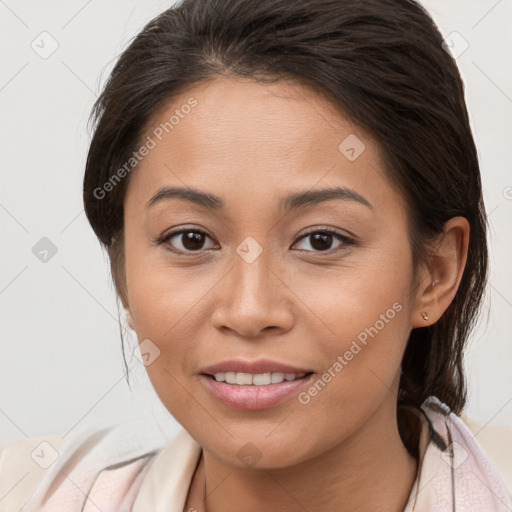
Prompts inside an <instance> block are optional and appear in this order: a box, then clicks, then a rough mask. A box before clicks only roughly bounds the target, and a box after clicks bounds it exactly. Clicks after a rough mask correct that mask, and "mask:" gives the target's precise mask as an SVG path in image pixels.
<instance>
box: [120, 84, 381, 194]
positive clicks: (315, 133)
mask: <svg viewBox="0 0 512 512" xmlns="http://www.w3.org/2000/svg"><path fill="white" fill-rule="evenodd" d="M148 137H149V138H150V139H151V140H152V141H153V144H151V145H152V149H151V150H150V151H149V152H148V154H147V155H146V156H145V157H144V158H143V159H142V160H141V161H140V163H139V165H138V166H137V169H136V172H134V173H133V176H132V181H133V182H135V183H136V186H135V187H129V189H132V190H133V189H135V190H137V195H138V196H139V197H141V198H142V197H143V196H144V197H147V196H149V194H151V193H153V192H154V190H155V188H157V187H160V186H163V185H166V184H169V183H177V184H180V185H181V186H183V185H185V186H186V185H187V184H190V185H191V186H192V184H193V185H194V186H202V185H203V186H204V188H206V187H207V188H209V189H210V190H211V189H212V187H213V188H214V189H216V190H217V191H218V194H217V195H223V194H222V189H223V187H225V186H226V185H229V187H230V188H231V189H234V190H238V191H239V192H240V194H242V193H243V192H247V191H249V192H250V191H252V192H254V193H256V192H257V191H262V192H263V191H265V190H266V191H268V190H272V191H273V192H275V191H279V190H289V189H290V187H291V186H293V187H294V188H311V187H314V186H315V183H318V184H319V185H321V186H333V185H337V184H342V185H343V186H348V187H350V188H361V187H363V188H366V186H367V185H368V184H371V185H372V187H373V188H374V189H375V188H379V187H382V186H389V185H388V184H387V179H386V177H385V174H384V165H383V162H382V157H381V152H380V149H379V146H378V144H377V142H376V141H375V140H374V139H373V137H371V136H370V135H369V134H368V133H367V132H366V131H365V130H363V129H362V128H361V127H359V126H357V125H356V124H355V123H353V122H352V121H351V120H350V119H348V117H347V116H346V115H345V114H344V113H343V111H342V109H341V108H339V107H338V106H337V105H335V104H334V103H333V102H332V101H330V100H328V99H327V98H326V97H325V96H324V95H320V94H318V93H317V92H316V91H314V90H313V89H312V88H311V87H308V86H304V85H302V84H299V83H297V82H292V81H284V80H281V81H278V82H272V83H268V82H256V81H254V80H249V79H232V78H217V79H215V80H212V81H210V82H206V83H200V84H197V85H196V86H194V87H191V88H189V89H188V90H187V91H186V92H183V93H182V94H180V95H178V96H176V97H174V98H172V99H171V100H169V101H168V102H167V103H165V104H164V105H163V106H162V107H161V108H160V109H159V110H158V111H157V112H155V113H154V114H153V115H152V116H151V117H150V119H149V120H148V122H147V123H146V126H145V130H144V133H143V136H142V138H141V139H142V140H143V141H146V140H149V139H148ZM354 157H355V158H354Z"/></svg>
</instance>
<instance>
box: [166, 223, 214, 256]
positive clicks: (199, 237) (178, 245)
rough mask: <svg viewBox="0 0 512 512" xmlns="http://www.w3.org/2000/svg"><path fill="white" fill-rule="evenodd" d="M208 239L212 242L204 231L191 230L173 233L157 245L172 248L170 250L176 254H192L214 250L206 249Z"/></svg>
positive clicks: (168, 234)
mask: <svg viewBox="0 0 512 512" xmlns="http://www.w3.org/2000/svg"><path fill="white" fill-rule="evenodd" d="M206 239H209V240H212V239H211V238H210V237H209V236H208V235H207V234H206V233H205V232H204V231H201V230H200V229H191V228H189V229H180V230H177V231H171V232H170V233H167V234H165V235H164V236H162V237H161V238H159V239H158V240H157V243H158V244H160V245H163V244H166V245H167V246H168V247H169V246H170V247H169V249H170V250H171V251H174V252H184V253H187V252H188V253H191V252H199V251H201V250H204V249H212V247H205V241H206ZM173 240H174V241H173Z"/></svg>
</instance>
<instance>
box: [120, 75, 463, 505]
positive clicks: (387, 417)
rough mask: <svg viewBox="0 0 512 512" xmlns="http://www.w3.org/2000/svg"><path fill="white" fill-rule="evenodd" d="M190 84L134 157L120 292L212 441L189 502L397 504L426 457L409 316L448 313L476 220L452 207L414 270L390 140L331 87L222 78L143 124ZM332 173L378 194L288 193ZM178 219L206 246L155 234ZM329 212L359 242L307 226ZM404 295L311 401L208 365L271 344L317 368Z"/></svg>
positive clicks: (274, 352) (192, 425) (200, 434)
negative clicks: (296, 199)
mask: <svg viewBox="0 0 512 512" xmlns="http://www.w3.org/2000/svg"><path fill="white" fill-rule="evenodd" d="M190 97H194V98H195V99H197V101H198V105H197V106H196V107H195V108H194V109H192V111H191V112H190V113H189V114H188V115H186V116H184V117H183V118H182V119H180V121H179V124H177V125H176V126H175V127H174V129H173V130H172V131H171V132H170V133H169V134H168V135H167V136H166V137H164V138H163V139H162V141H161V142H158V144H157V145H156V147H155V148H153V149H152V150H151V151H150V152H149V154H148V155H147V156H146V157H145V158H144V159H143V161H142V162H141V163H140V164H139V166H138V168H137V169H136V170H135V171H133V174H132V175H131V177H130V183H129V186H128V189H127V194H126V197H125V202H124V211H125V221H124V222H125V224H124V228H125V258H126V260H125V264H126V267H125V271H126V289H127V295H126V297H123V302H124V305H125V307H126V308H127V311H128V313H129V314H130V315H131V316H130V323H131V324H132V326H133V328H134V329H135V331H136V333H137V337H138V339H139V341H142V340H145V339H149V340H151V342H152V343H153V344H154V345H156V346H157V347H158V349H159V350H160V355H159V357H157V358H156V359H155V360H154V361H153V362H152V363H151V364H149V365H148V366H147V367H146V368H147V371H148V375H149V377H150V379H151V382H152V384H153V386H154V388H155V390H156V392H157V394H158V396H159V398H160V399H161V401H162V402H163V404H164V405H165V406H166V408H167V409H168V410H169V412H170V413H171V414H172V415H173V416H174V418H175V419H176V420H177V421H178V422H179V423H180V424H181V425H182V426H183V427H184V428H185V429H186V430H187V431H188V432H189V433H190V435H191V436H192V437H193V438H194V439H195V440H196V441H197V442H198V443H199V444H200V445H201V447H202V449H203V454H202V457H201V459H200V461H199V464H198V467H197V470H196V472H195V475H194V478H193V482H192V487H191V490H190V493H189V496H188V500H187V506H186V508H185V510H189V508H191V507H193V508H194V509H195V510H197V511H200V512H201V511H205V510H207V511H208V512H231V511H239V510H251V512H258V511H268V510H280V511H297V510H326V511H335V510H336V511H339V510H344V511H359V510H365V511H366V512H370V511H377V510H378V511H379V512H386V511H397V510H403V507H404V506H405V504H406V502H407V499H408V496H409V494H410V490H411V487H412V484H413V482H414V478H415V476H416V470H417V463H416V461H415V460H414V459H413V458H412V457H411V456H410V455H409V454H408V452H407V451H406V449H405V447H404V445H403V444H402V442H401V439H400V437H399V434H398V429H397V422H396V400H397V391H398V382H399V374H400V362H401V358H402V355H403V352H404V350H405V347H406V343H407V339H408V335H409V333H410V331H411V329H412V328H414V327H419V326H425V325H427V324H428V323H434V322H435V321H437V319H439V317H440V316H441V315H442V313H443V312H444V311H445V309H446V308H447V307H448V305H449V303H450V302H451V300H452V299H453V296H454V295H455V292H456V290H457V286H458V284H459V281H460V278H461V275H462V270H463V268H464V264H465V260H466V253H467V243H468V237H469V227H468V223H467V221H466V220H465V219H463V218H460V217H457V218H454V219H451V220H450V221H449V222H448V223H447V224H446V226H445V232H444V236H442V237H440V238H439V240H438V241H437V243H436V244H435V246H433V250H434V251H435V254H434V256H433V257H432V258H431V259H430V263H429V265H428V266H425V267H421V268H420V269H419V270H418V272H417V273H416V274H415V272H414V269H413V263H412V253H411V248H410V242H409V234H408V230H407V215H408V214H407V208H406V205H405V203H404V200H403V198H402V197H401V196H400V194H399V192H398V191H397V189H396V187H394V186H393V185H392V184H391V182H390V181H389V180H388V179H387V177H386V170H385V166H384V163H383V159H382V154H381V151H380V148H379V145H378V143H377V142H376V141H375V140H374V139H373V138H372V137H371V136H370V135H369V134H368V133H366V132H365V131H364V130H362V129H361V128H360V127H358V126H357V125H356V124H354V123H353V122H351V121H350V120H349V119H348V118H347V117H346V116H345V115H344V113H343V112H342V111H341V110H340V109H339V108H337V107H336V106H334V105H333V104H332V103H331V102H330V101H329V100H328V99H327V98H325V97H323V96H320V95H319V94H318V92H317V91H314V90H312V89H310V88H307V87H305V86H302V85H299V84H297V83H292V82H288V81H280V82H276V83H273V84H263V83H255V82H254V81H250V80H246V79H239V78H238V79H234V78H228V77H223V78H217V79H215V80H213V81H212V82H209V83H207V84H205V83H202V84H199V85H196V86H194V87H193V88H191V89H190V90H188V91H186V92H184V93H183V94H181V95H180V96H178V97H175V98H173V100H172V101H169V102H168V103H167V104H166V105H164V106H163V108H161V109H160V110H159V111H158V112H155V114H154V115H153V116H152V118H151V119H150V121H149V122H148V123H147V134H151V131H152V130H153V129H154V128H155V127H157V126H158V125H159V124H160V123H162V122H165V121H167V120H168V119H169V117H170V116H171V115H172V114H173V112H174V110H175V109H176V108H180V106H181V105H184V104H186V103H187V100H188V99H189V98H190ZM147 134H146V135H147ZM350 134H355V135H356V136H357V137H358V138H359V139H360V140H361V141H363V142H364V144H365V150H364V151H363V152H362V154H361V155H360V156H359V157H358V158H357V159H356V160H354V161H350V160H349V159H347V158H346V157H345V156H344V155H343V154H342V153H341V152H340V150H339V149H338V146H339V144H340V143H341V142H342V141H343V140H344V139H345V138H346V137H347V136H348V135H350ZM163 186H183V187H191V188H196V189H200V190H201V191H204V192H208V193H211V194H215V195H216V196H219V197H220V198H221V199H222V201H223V202H224V203H225V205H224V208H223V209H221V210H216V211H209V210H207V209H205V208H203V207H201V206H199V205H196V204H193V203H191V202H187V201H185V200H182V199H176V198H173V199H167V200H163V201H160V202H158V203H155V204H154V205H153V206H152V207H150V208H148V209H146V208H145V206H146V203H147V202H148V201H149V200H150V199H151V197H153V195H154V194H155V193H156V191H157V190H159V189H160V188H161V187H163ZM327 186H340V187H348V188H350V189H352V190H354V191H356V192H357V193H358V194H360V195H361V196H363V197H364V198H365V199H366V200H367V201H368V202H369V203H370V204H371V208H369V207H368V206H365V205H363V204H361V203H359V202H357V201H353V200H346V199H331V200H329V201H325V202H322V203H320V204H316V205H313V206H311V205H310V206H308V207H304V208H301V209H299V210H297V211H293V212H290V213H286V212H285V211H284V210H283V209H281V208H280V207H279V200H280V199H281V198H282V197H284V196H286V195H288V194H290V193H292V192H297V191H302V190H310V189H320V188H324V187H327ZM183 227H186V228H189V229H190V230H191V231H195V230H197V229H199V230H201V231H204V232H205V233H206V234H207V236H206V237H205V238H204V239H203V245H202V247H203V248H201V244H200V243H199V244H198V247H199V249H196V250H195V252H194V247H196V246H194V245H190V244H187V241H186V240H184V238H183V236H182V235H177V236H175V237H173V238H172V239H170V240H168V241H167V242H165V243H164V244H160V245H159V244H157V243H155V240H156V239H158V238H159V237H161V236H162V235H164V234H166V233H169V232H170V231H173V230H176V229H179V228H183ZM327 227H328V228H330V229H332V230H335V231H336V232H338V233H340V234H341V235H344V236H347V237H349V238H351V239H352V240H353V243H345V242H340V241H338V240H337V239H336V238H335V237H332V238H331V239H330V240H331V241H330V242H329V239H327V242H326V247H328V248H329V247H330V249H329V250H328V251H321V250H319V249H318V247H319V245H318V244H316V245H315V241H314V239H312V237H311V236H310V237H304V236H303V235H304V234H305V232H306V231H313V232H318V231H320V232H321V231H322V228H327ZM316 228H318V229H316ZM247 236H251V237H253V238H254V239H255V240H256V241H257V242H258V244H259V245H260V246H261V247H262V249H263V252H262V253H261V254H260V255H259V257H258V258H256V260H255V261H253V262H252V263H247V262H246V261H245V260H244V259H243V258H241V257H240V256H239V255H238V253H237V252H236V248H237V246H238V245H239V244H240V243H241V242H242V241H243V240H244V239H245V238H246V237H247ZM190 247H192V249H190ZM170 248H174V249H175V250H176V251H178V252H179V251H181V254H179V253H176V252H172V251H171V250H170ZM187 249H188V251H187ZM432 283H434V284H432ZM396 303H399V304H400V306H401V310H400V312H398V313H397V314H396V315H395V316H394V318H393V319H392V320H390V321H389V322H387V323H385V327H384V328H382V329H380V330H379V332H378V334H377V335H375V336H374V337H373V338H371V339H370V341H369V342H368V344H367V345H366V346H364V347H363V348H362V350H361V351H360V352H359V353H357V355H355V356H354V357H353V359H352V360H351V361H349V362H348V364H347V365H346V366H344V367H343V369H342V370H341V371H339V372H338V373H337V374H336V377H335V378H333V379H332V380H331V381H330V382H329V383H328V385H326V386H325V387H324V388H323V389H322V390H321V391H320V392H319V393H318V394H317V395H316V396H314V397H312V398H311V400H310V402H309V403H307V404H302V403H300V402H299V401H298V400H297V398H296V397H292V398H290V399H288V400H287V401H286V402H284V403H281V404H280V405H278V406H275V407H272V408H269V409H266V410H260V411H242V410H235V409H233V408H230V407H228V406H226V405H223V404H221V403H220V402H219V401H217V399H216V398H215V397H214V396H212V395H211V394H210V392H209V391H208V390H207V389H206V387H205V386H204V384H203V382H202V378H201V377H200V375H199V373H200V371H201V369H202V368H204V367H205V366H207V365H211V364H213V363H218V362H220V361H224V360H227V359H233V358H240V359H244V360H248V361H252V360H256V359H261V358H270V359H273V360H277V361H280V362H285V363H289V364H291V365H293V366H299V367H306V368H310V369H311V371H314V372H315V374H316V375H315V376H314V377H315V380H316V378H318V377H319V376H321V375H322V374H323V373H324V372H325V371H326V370H327V369H328V368H329V367H332V365H333V363H334V362H335V361H336V360H337V357H338V356H339V355H340V354H344V353H345V352H346V351H347V350H348V349H349V348H350V346H351V343H352V341H353V340H355V339H357V336H358V334H359V333H361V332H362V331H364V330H365V328H368V327H370V326H374V325H375V324H376V321H377V320H379V318H381V316H380V315H382V314H384V313H385V312H386V311H387V310H388V309H390V308H392V306H393V304H396ZM422 312H427V313H428V316H429V320H428V322H426V321H425V320H424V319H423V318H422V316H421V314H422ZM248 442H251V443H252V444H253V445H254V446H255V447H256V448H257V450H258V452H259V456H260V459H259V460H258V461H257V463H256V464H255V465H253V466H250V465H248V464H246V463H244V462H243V460H241V459H240V458H239V457H238V456H237V453H238V452H239V450H240V449H241V448H242V447H243V446H244V445H246V443H248ZM390 461H391V463H390ZM205 487H206V495H207V499H206V501H203V500H204V489H205Z"/></svg>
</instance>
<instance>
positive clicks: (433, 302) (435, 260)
mask: <svg viewBox="0 0 512 512" xmlns="http://www.w3.org/2000/svg"><path fill="white" fill-rule="evenodd" d="M468 245H469V223H468V221H467V219H465V218H464V217H453V218H452V219H450V220H449V221H448V222H446V223H445V225H444V230H443V234H442V235H441V237H440V239H438V240H437V241H436V242H435V243H434V244H433V245H432V246H431V248H430V251H431V258H430V265H429V270H428V275H427V276H426V280H425V282H426V283H428V284H426V285H425V286H423V287H420V289H419V290H418V294H419V295H418V297H417V299H418V300H417V305H416V308H415V309H416V310H415V312H414V315H413V319H412V320H413V322H412V327H413V328H415V327H426V326H428V325H431V324H434V323H435V322H437V321H438V320H439V318H441V316H442V315H443V313H444V312H445V311H446V309H447V308H448V306H449V305H450V303H451V302H452V300H453V298H454V297H455V294H456V293H457V290H458V288H459V284H460V281H461V279H462V274H463V272H464V267H465V265H466V260H467V253H468Z"/></svg>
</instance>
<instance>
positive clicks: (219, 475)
mask: <svg viewBox="0 0 512 512" xmlns="http://www.w3.org/2000/svg"><path fill="white" fill-rule="evenodd" d="M387 410H388V411H389V409H387ZM380 415H381V416H382V419H380V418H378V417H377V418H376V417H375V416H379V412H377V413H376V415H374V417H372V418H371V419H370V420H368V422H367V423H366V424H365V425H364V426H362V427H361V428H360V429H358V431H357V432H355V433H354V434H353V435H351V436H350V437H349V438H348V439H345V440H343V442H341V443H340V444H338V445H336V446H334V447H332V448H331V449H329V450H327V451H325V452H324V453H322V454H321V455H320V456H317V457H315V458H312V459H308V460H307V461H305V462H301V463H299V464H296V465H294V466H289V467H285V468H278V469H257V468H240V467H233V466H228V465H226V464H224V463H223V462H221V461H219V460H218V459H216V458H215V457H214V456H213V455H211V454H210V453H208V452H203V456H202V458H201V461H200V463H199V466H198V468H197V471H196V477H195V478H194V480H195V481H194V482H193V484H192V487H191V492H190V495H189V496H190V499H189V501H188V505H189V507H187V508H185V510H193V511H197V512H235V511H237V512H238V511H239V510H251V512H268V510H280V511H281V512H292V511H293V512H296V511H297V510H336V511H344V512H345V511H346V512H351V511H355V510H364V511H365V512H374V511H375V512H377V511H378V512H388V511H389V512H396V511H397V510H403V509H404V508H405V505H406V503H407V500H408V498H409V494H410V491H411V488H412V486H413V483H414V479H415V476H416V469H417V461H416V460H415V459H414V458H413V457H411V455H410V454H409V453H408V451H407V450H406V448H405V446H404V445H403V443H402V441H401V439H400V436H399V433H398V427H397V423H396V411H395V414H394V417H392V418H390V417H389V413H384V414H382V413H380ZM393 420H394V421H393ZM198 498H199V499H198Z"/></svg>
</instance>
